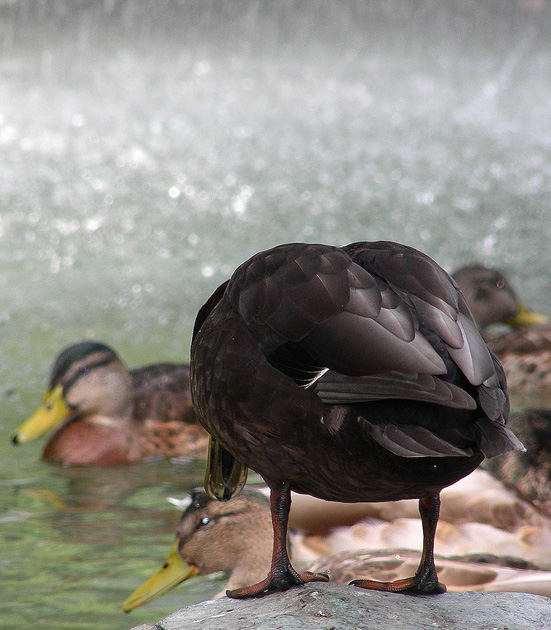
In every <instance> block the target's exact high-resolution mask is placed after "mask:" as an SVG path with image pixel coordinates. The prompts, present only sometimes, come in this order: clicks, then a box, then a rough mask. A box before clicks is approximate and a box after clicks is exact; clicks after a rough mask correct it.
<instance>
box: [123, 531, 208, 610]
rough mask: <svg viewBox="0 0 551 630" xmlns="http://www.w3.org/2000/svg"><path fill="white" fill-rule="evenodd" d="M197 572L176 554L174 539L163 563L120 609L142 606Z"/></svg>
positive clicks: (176, 545) (176, 547)
mask: <svg viewBox="0 0 551 630" xmlns="http://www.w3.org/2000/svg"><path fill="white" fill-rule="evenodd" d="M197 573H199V569H198V568H197V567H194V566H190V565H189V564H186V563H185V562H184V561H183V560H182V558H180V556H179V555H178V541H177V540H176V541H175V542H174V544H173V545H172V549H171V550H170V552H169V554H168V556H167V558H166V560H165V561H164V563H163V565H162V566H161V567H160V568H159V569H158V571H157V572H156V573H154V574H153V575H152V576H151V577H150V578H149V580H147V581H146V582H144V583H143V584H142V585H141V586H138V588H137V589H136V590H135V591H134V592H133V593H132V595H130V597H129V598H128V599H127V600H126V601H125V602H124V604H123V605H122V609H123V610H124V612H130V611H131V610H134V608H138V607H139V606H143V605H144V604H147V603H148V602H151V601H153V600H154V599H157V597H160V596H161V595H164V594H165V593H166V592H167V591H170V589H172V588H174V587H175V586H176V585H178V584H180V582H183V581H184V580H188V579H189V578H190V577H193V576H194V575H197Z"/></svg>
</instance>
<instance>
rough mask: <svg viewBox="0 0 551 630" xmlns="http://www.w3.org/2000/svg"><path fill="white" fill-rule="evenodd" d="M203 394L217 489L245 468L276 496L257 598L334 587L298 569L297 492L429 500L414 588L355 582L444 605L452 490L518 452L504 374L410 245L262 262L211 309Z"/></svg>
mask: <svg viewBox="0 0 551 630" xmlns="http://www.w3.org/2000/svg"><path fill="white" fill-rule="evenodd" d="M191 388H192V396H193V401H194V408H195V411H196V414H197V417H198V420H199V422H200V423H201V424H202V425H203V426H204V427H205V429H206V430H207V431H208V432H209V433H210V435H211V447H210V451H209V461H208V464H207V477H206V488H207V490H208V492H209V493H210V494H211V495H213V496H216V497H217V498H219V499H221V500H227V499H229V498H230V497H231V495H232V494H233V493H235V492H236V491H237V490H238V489H239V488H240V487H242V485H243V483H244V478H245V474H244V473H245V470H246V468H247V467H250V468H252V469H253V470H255V471H256V472H257V473H259V474H260V475H261V476H262V477H263V479H264V480H265V482H266V484H267V485H268V487H269V488H270V492H271V497H270V502H271V503H270V504H271V516H272V521H273V534H274V546H273V555H272V560H271V567H270V571H269V573H268V576H267V578H266V579H264V580H261V581H260V582H258V583H257V584H253V585H251V586H247V587H242V588H236V589H233V590H230V591H229V592H228V595H230V596H232V597H251V596H255V595H260V594H264V593H267V592H270V591H273V590H284V589H287V588H289V587H291V586H293V585H299V584H302V583H304V582H308V581H313V580H327V576H326V575H324V574H322V573H309V572H303V573H301V574H299V573H297V572H296V571H295V569H294V568H293V567H292V565H291V563H290V561H289V557H288V554H287V551H286V549H287V547H286V535H287V522H288V514H289V506H290V493H291V490H294V491H296V492H300V493H305V494H311V495H313V496H317V497H319V498H322V499H328V500H334V501H344V502H356V501H387V500H398V499H404V498H417V499H419V511H420V514H421V519H422V523H423V554H422V556H421V561H420V564H419V568H418V570H417V572H416V573H415V575H414V576H413V577H411V578H405V579H401V580H398V581H395V582H377V581H375V580H369V579H362V580H354V581H353V582H352V583H353V584H355V585H357V586H360V587H364V588H375V589H379V590H389V591H407V592H420V593H436V592H442V591H443V590H445V587H444V586H443V585H442V584H440V583H439V582H438V578H437V573H436V568H435V564H434V558H433V543H434V533H435V528H436V524H437V521H438V509H439V493H440V491H441V490H442V488H444V487H446V486H448V485H450V484H452V483H454V482H455V481H457V480H458V479H460V478H462V477H464V476H465V475H468V474H469V473H470V472H472V471H473V470H474V469H475V468H477V466H478V465H479V464H480V463H481V462H482V460H483V459H484V458H485V457H493V456H496V455H500V454H502V453H505V452H507V451H509V450H513V449H517V450H522V448H523V447H522V444H520V442H519V441H518V440H517V439H516V437H515V436H514V434H513V433H512V432H511V431H510V430H509V429H508V428H507V426H506V421H507V417H508V410H509V404H508V397H507V390H506V384H505V378H504V374H503V371H502V369H501V366H500V364H499V362H498V361H497V359H496V358H495V357H494V355H493V354H492V353H491V352H490V351H489V349H488V348H487V346H486V344H485V342H484V341H483V339H482V337H481V335H480V333H479V331H478V328H477V326H476V324H475V322H474V321H473V319H472V317H471V315H470V311H469V309H468V308H467V306H466V303H465V300H464V298H463V295H462V294H461V292H460V291H458V289H457V287H456V284H455V283H454V282H453V281H452V280H451V278H450V276H449V275H448V274H447V273H446V272H445V271H444V270H443V269H441V268H440V267H439V266H438V265H437V264H436V263H435V262H434V261H433V260H432V259H430V258H429V257H428V256H426V255H425V254H423V253H421V252H419V251H417V250H415V249H413V248H410V247H407V246H405V245H400V244H398V243H392V242H386V241H383V242H374V243H366V242H362V243H352V244H350V245H347V246H345V247H332V246H328V245H316V244H303V243H292V244H286V245H280V246H278V247H274V248H272V249H269V250H267V251H264V252H261V253H259V254H256V255H255V256H253V257H252V258H250V259H249V260H247V261H246V262H245V263H243V264H242V265H241V266H240V267H238V269H237V270H236V271H235V272H234V274H233V275H232V277H231V278H230V280H229V281H227V282H226V283H224V284H223V285H221V286H220V287H219V288H218V289H217V290H216V291H215V292H214V293H213V295H212V296H211V297H210V298H209V299H208V301H207V302H206V303H205V305H204V306H203V307H202V308H201V309H200V311H199V313H198V316H197V319H196V322H195V326H194V333H193V341H192V349H191Z"/></svg>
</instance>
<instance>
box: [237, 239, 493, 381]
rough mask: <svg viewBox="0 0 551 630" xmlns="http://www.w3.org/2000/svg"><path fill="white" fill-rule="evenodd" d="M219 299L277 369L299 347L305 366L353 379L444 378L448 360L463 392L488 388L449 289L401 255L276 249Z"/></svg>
mask: <svg viewBox="0 0 551 630" xmlns="http://www.w3.org/2000/svg"><path fill="white" fill-rule="evenodd" d="M227 297H228V299H229V301H230V303H231V305H232V307H233V308H234V309H235V310H236V311H237V312H238V313H239V314H240V316H241V317H242V319H243V321H244V323H245V325H246V326H247V328H248V329H249V330H250V331H251V332H252V333H253V335H255V337H256V338H257V340H258V341H259V343H260V344H261V346H262V348H263V350H264V352H265V353H266V354H267V356H271V355H274V360H275V362H276V363H277V356H278V353H281V352H282V350H281V349H282V348H285V347H287V351H286V352H285V354H286V355H290V354H292V352H290V351H289V350H288V348H289V344H291V346H292V350H293V351H294V352H296V351H297V346H299V347H300V351H301V352H302V353H303V357H302V358H303V360H304V363H305V365H306V364H308V363H310V364H311V367H312V368H319V367H320V366H321V367H325V368H329V369H331V370H334V371H337V372H340V373H342V374H348V375H355V376H359V375H366V374H373V373H378V372H381V371H391V370H395V371H400V372H408V373H417V374H432V375H446V374H447V373H448V372H449V365H447V362H448V363H449V360H450V359H451V361H452V362H453V363H454V364H455V365H456V366H458V367H459V369H460V370H461V372H462V373H463V374H464V376H465V377H466V378H467V379H468V381H469V382H470V383H471V385H474V386H478V385H480V384H482V383H485V382H486V381H488V379H490V381H492V384H493V385H496V384H497V381H496V380H495V366H494V361H493V360H492V357H491V356H490V354H489V352H488V350H487V347H486V344H485V343H484V341H483V340H482V338H481V337H480V334H479V333H478V330H477V328H476V326H475V325H474V323H473V322H472V319H471V317H470V314H469V311H468V308H467V307H466V305H465V303H464V300H463V298H462V296H461V294H460V293H459V292H458V290H457V288H456V286H455V284H454V282H453V280H451V278H450V277H449V276H448V274H447V273H446V272H445V271H444V270H442V269H441V268H440V267H439V266H438V265H437V264H436V263H435V262H434V261H432V260H431V259H430V258H429V257H428V256H425V255H424V254H422V253H421V252H418V251H417V250H415V249H412V248H410V247H406V246H403V245H399V244H396V243H387V242H378V243H354V244H352V245H348V246H346V247H342V248H337V247H331V246H327V245H308V244H299V243H294V244H288V245H283V246H279V247H276V248H274V249H272V250H268V251H267V252H261V253H260V254H257V255H256V256H253V257H252V258H251V259H250V260H249V261H247V262H246V263H244V264H243V265H241V267H239V268H238V269H237V271H236V272H235V274H234V275H233V277H232V279H231V281H230V283H229V285H228V289H227ZM435 335H436V338H437V339H436V342H435V341H434V339H433V337H434V336H435ZM281 364H282V367H283V364H284V361H281ZM494 381H495V382H494Z"/></svg>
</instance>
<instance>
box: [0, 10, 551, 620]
mask: <svg viewBox="0 0 551 630" xmlns="http://www.w3.org/2000/svg"><path fill="white" fill-rule="evenodd" d="M0 41H1V44H0V164H1V168H0V293H1V300H0V333H1V334H0V347H1V351H2V352H1V362H0V409H1V424H0V454H1V455H2V457H1V460H0V475H1V478H0V497H1V499H0V510H1V511H0V534H1V535H2V538H3V544H2V550H1V551H0V574H1V575H0V577H1V579H2V591H3V597H2V600H1V602H0V619H1V620H2V625H4V626H6V627H7V626H8V624H9V625H10V626H14V627H18V628H24V627H33V628H35V627H44V628H50V627H51V628H53V627H55V628H99V627H101V628H105V629H107V628H125V627H130V626H131V625H136V624H138V623H141V622H143V621H152V620H154V619H157V618H159V617H160V616H161V615H162V614H165V613H168V612H170V611H171V610H173V609H175V608H177V607H178V606H179V605H182V604H183V603H186V602H188V601H196V600H198V599H201V598H203V597H206V596H210V595H212V594H213V593H214V592H216V591H217V590H218V589H219V588H220V583H219V582H218V583H216V584H212V583H211V582H210V581H205V580H203V581H201V580H199V581H197V582H195V583H190V584H189V585H186V586H183V587H180V588H179V589H176V590H175V591H173V592H172V593H171V594H169V595H166V596H165V597H164V598H162V599H161V600H159V601H158V603H154V604H151V605H150V606H149V607H147V608H143V609H141V610H138V611H135V612H134V613H132V616H130V617H127V616H124V615H123V614H122V613H121V612H120V605H121V602H122V601H123V600H124V599H125V598H126V596H127V595H128V594H129V592H130V591H131V590H132V589H133V588H134V587H135V586H136V585H137V584H138V583H140V582H141V581H143V579H145V578H146V577H148V576H149V574H150V573H151V571H152V570H153V569H155V568H156V566H157V565H158V563H159V562H160V561H161V560H162V558H163V557H164V555H165V554H166V552H167V550H168V546H169V545H170V543H171V538H172V532H173V530H174V524H175V521H176V518H177V514H176V512H175V511H174V510H173V508H171V507H170V505H169V504H168V503H167V502H166V500H165V498H166V497H167V496H169V495H175V496H181V495H182V494H183V493H184V492H185V491H186V490H187V489H189V488H190V487H191V486H193V485H195V484H197V483H199V482H200V479H201V475H202V465H201V464H200V463H199V464H198V463H189V462H187V463H186V462H168V461H158V462H148V463H144V464H140V465H137V466H131V467H127V468H124V469H118V470H115V471H101V470H92V469H76V470H74V469H62V468H58V467H55V466H50V465H47V464H44V463H43V462H41V461H40V459H39V457H40V450H41V446H42V444H40V443H37V444H29V445H26V446H22V447H19V448H17V449H16V448H14V447H12V446H11V444H10V443H9V435H10V434H11V432H12V431H13V430H14V428H15V427H16V426H17V425H18V424H19V423H20V422H21V421H22V420H23V419H24V418H25V417H26V415H27V414H28V413H29V412H30V411H31V410H32V409H33V408H34V407H35V406H36V405H37V404H38V402H39V400H40V397H41V395H42V393H43V389H44V387H45V384H46V378H47V373H48V370H49V367H50V364H51V362H52V361H53V359H54V357H55V355H56V354H57V353H58V352H59V350H60V349H61V348H62V347H63V346H64V345H66V344H68V343H72V342H75V341H78V340H81V339H83V338H89V337H93V338H97V339H100V340H102V341H104V342H107V343H109V344H110V345H112V346H113V347H114V348H116V349H117V350H118V351H119V353H120V354H121V356H122V357H123V358H124V359H125V360H126V362H127V363H128V364H129V365H131V366H134V365H139V364H144V363H147V362H152V361H157V360H175V361H187V360H188V358H189V340H190V331H191V327H192V324H193V320H194V316H195V313H196V312H197V309H198V307H199V306H200V305H201V304H202V302H203V301H204V300H205V299H206V297H208V295H209V294H210V292H211V291H212V290H213V289H214V288H215V287H216V286H217V285H218V284H220V283H221V282H222V281H223V280H224V279H226V278H227V276H228V275H229V274H230V273H231V271H232V270H233V269H234V268H235V267H236V266H237V265H238V264H239V263H240V262H242V261H243V260H244V259H245V258H246V257H248V256H249V255H250V254H252V253H254V252H255V251H258V250H260V249H263V248H266V247H270V246H272V245H275V244H277V243H280V242H286V241H295V240H306V241H311V242H314V241H320V242H327V243H334V244H343V243H346V242H350V241H354V240H375V239H392V240H398V241H401V242H404V243H407V244H410V245H413V246H416V247H419V248H421V249H423V250H424V251H426V252H427V253H428V254H430V255H432V256H433V257H435V258H436V259H437V260H438V261H439V262H440V263H441V264H442V265H443V266H445V267H446V268H448V269H449V270H452V269H453V268H454V267H455V266H457V265H459V264H462V263H464V262H467V261H471V260H473V259H476V260H481V261H483V262H486V263H490V264H493V265H496V266H499V267H502V268H504V269H505V270H506V271H508V272H509V273H510V274H511V276H512V280H513V281H514V282H515V284H516V285H517V286H518V288H519V292H520V293H521V295H522V297H523V299H524V301H525V302H527V303H528V304H530V305H532V306H534V307H535V308H538V309H539V310H542V311H547V312H551V292H550V291H549V286H550V281H549V268H550V266H551V255H550V250H549V242H550V241H551V201H550V199H551V197H550V191H551V159H550V155H551V50H550V47H551V9H550V7H549V4H548V2H546V1H545V0H540V1H530V2H528V1H521V0H519V1H518V2H516V1H515V2H504V1H502V0H495V1H493V2H468V1H465V2H451V1H449V2H433V1H431V0H424V1H421V2H416V3H411V2H408V1H406V0H402V1H399V0H384V1H383V0H376V1H374V2H369V3H367V2H366V3H362V2H338V3H337V2H319V3H308V2H298V1H292V0H287V1H286V2H279V3H271V2H261V1H252V0H243V1H241V0H235V1H230V0H228V1H227V2H209V1H206V2H193V1H187V0H182V1H181V2H168V1H165V2H161V1H159V2H155V3H145V2H141V1H138V0H135V1H132V2H125V1H123V0H109V1H107V0H106V1H105V2H92V1H84V0H81V1H78V2H69V1H68V0H67V1H66V2H63V1H61V0H60V1H58V0H42V1H38V2H37V1H34V0H33V1H31V0H28V1H21V0H11V1H9V2H7V1H5V2H1V3H0Z"/></svg>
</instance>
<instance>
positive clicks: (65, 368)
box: [12, 341, 132, 444]
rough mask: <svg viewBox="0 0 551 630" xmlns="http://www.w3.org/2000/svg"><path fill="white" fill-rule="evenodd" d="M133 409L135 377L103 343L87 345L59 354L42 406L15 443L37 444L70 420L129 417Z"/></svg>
mask: <svg viewBox="0 0 551 630" xmlns="http://www.w3.org/2000/svg"><path fill="white" fill-rule="evenodd" d="M131 405H132V382H131V377H130V375H129V373H128V370H127V369H126V367H125V366H124V365H123V363H122V362H121V360H120V359H119V357H118V356H117V355H116V353H115V352H113V350H111V348H109V347H108V346H106V345H104V344H102V343H98V342H96V341H83V342H81V343H77V344H74V345H71V346H68V347H67V348H65V349H64V350H63V351H62V352H61V353H60V354H59V356H58V357H57V359H56V360H55V363H54V366H53V368H52V371H51V374H50V380H49V384H48V389H47V391H46V393H45V394H44V398H43V400H42V404H41V405H40V407H39V408H38V409H37V410H36V411H35V412H34V413H33V415H32V416H31V417H30V418H29V419H28V420H27V421H26V422H24V423H23V424H22V425H21V426H20V427H19V428H18V429H17V431H16V432H15V434H14V435H13V437H12V441H13V443H14V444H20V443H22V442H29V441H31V440H34V439H35V438H37V437H40V436H41V435H44V433H46V432H47V431H49V430H50V429H53V428H54V427H56V426H58V425H60V424H61V423H62V422H64V421H65V420H68V419H69V418H77V417H81V418H82V417H86V416H92V417H93V416H97V417H104V418H109V417H125V416H127V415H128V414H129V413H130V411H131Z"/></svg>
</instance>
